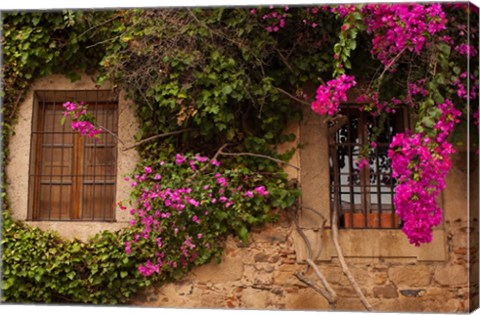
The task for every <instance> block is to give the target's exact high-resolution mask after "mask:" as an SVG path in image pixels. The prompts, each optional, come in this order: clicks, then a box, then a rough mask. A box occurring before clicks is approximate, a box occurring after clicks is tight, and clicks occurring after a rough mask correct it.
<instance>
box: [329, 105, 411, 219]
mask: <svg viewBox="0 0 480 315" xmlns="http://www.w3.org/2000/svg"><path fill="white" fill-rule="evenodd" d="M340 113H341V114H342V115H344V116H346V117H347V120H346V122H345V123H344V124H343V125H342V126H341V127H340V128H339V129H338V130H337V131H336V133H334V134H331V135H330V139H329V152H330V153H329V154H330V188H331V189H330V191H331V204H332V206H333V205H334V203H335V200H336V202H337V207H338V215H339V218H338V222H339V223H340V226H341V227H344V228H399V227H400V224H401V223H400V222H399V218H398V216H397V215H396V214H395V209H394V206H393V204H394V203H393V198H394V190H395V184H396V181H395V179H394V178H393V176H392V168H391V161H390V159H389V158H388V147H389V144H390V143H391V141H392V137H393V136H394V135H395V134H396V133H399V132H403V131H405V128H406V124H407V120H408V119H407V118H408V116H407V114H406V111H405V110H398V111H397V113H396V114H394V115H389V116H388V118H387V119H386V120H385V121H384V122H383V123H382V125H383V127H384V128H383V131H382V132H381V134H380V135H379V137H378V139H377V142H376V143H377V147H376V148H375V149H374V150H373V153H371V155H370V158H369V165H368V166H367V167H364V168H363V169H362V170H359V168H358V167H357V162H358V161H359V160H360V151H361V149H362V146H364V145H368V146H370V143H368V139H369V136H371V135H372V134H373V132H374V126H375V124H376V123H379V122H378V121H377V122H375V121H374V119H375V118H373V117H372V116H371V115H369V114H368V113H366V112H363V111H360V110H359V106H358V105H357V104H355V105H344V106H342V108H341V111H340ZM335 194H336V195H337V196H336V198H335Z"/></svg>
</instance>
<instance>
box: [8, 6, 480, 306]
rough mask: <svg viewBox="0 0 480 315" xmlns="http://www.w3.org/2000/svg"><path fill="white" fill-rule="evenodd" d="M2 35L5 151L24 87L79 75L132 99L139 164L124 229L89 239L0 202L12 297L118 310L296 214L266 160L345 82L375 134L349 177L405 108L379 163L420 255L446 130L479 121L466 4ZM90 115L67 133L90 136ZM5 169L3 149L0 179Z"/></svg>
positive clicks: (43, 27)
mask: <svg viewBox="0 0 480 315" xmlns="http://www.w3.org/2000/svg"><path fill="white" fill-rule="evenodd" d="M474 21H477V23H476V24H475V23H471V22H474ZM2 24H3V29H4V33H3V37H2V46H3V51H4V57H3V58H4V59H3V61H4V63H3V67H2V74H3V78H4V88H3V91H2V93H3V94H2V97H3V104H4V106H3V108H2V115H3V123H2V140H3V145H4V148H8V139H9V137H10V136H11V134H12V130H13V129H12V126H13V124H14V122H15V116H16V114H15V113H16V110H17V107H18V105H19V103H20V102H21V100H22V98H23V97H24V94H25V92H26V91H27V89H28V87H29V85H30V84H31V83H32V82H33V80H34V79H38V78H40V77H43V76H45V75H48V74H51V73H65V74H68V75H69V76H70V77H71V78H72V79H75V78H76V73H77V72H78V71H82V72H84V71H86V72H88V73H90V74H91V75H92V76H95V77H96V79H97V82H98V84H99V85H100V84H102V83H103V82H105V81H110V82H112V84H113V85H114V86H115V88H116V89H121V90H123V91H125V92H126V94H127V97H129V98H130V99H132V100H133V101H134V102H133V103H134V104H135V106H136V115H137V117H138V118H139V121H140V126H141V127H140V128H141V130H140V131H139V133H138V134H137V135H136V139H135V140H136V141H137V144H136V145H135V148H136V149H138V151H139V153H140V155H141V158H142V161H141V162H140V163H139V165H138V166H137V168H136V171H135V172H134V173H133V174H126V175H128V177H129V182H130V183H131V187H132V198H131V199H132V200H131V202H132V204H128V201H122V202H121V203H120V204H119V207H121V208H122V209H123V208H125V211H130V212H131V213H132V220H133V221H132V223H131V226H130V227H129V228H127V229H125V230H122V231H120V232H118V233H107V232H105V233H103V234H100V235H97V236H96V237H95V238H94V239H93V240H92V241H91V242H88V243H82V242H79V241H73V242H65V241H62V240H60V239H59V238H58V237H56V236H53V235H52V234H50V233H45V232H41V231H39V230H37V229H31V228H30V227H28V226H24V225H22V224H19V223H16V222H13V220H11V219H10V218H9V215H8V200H7V196H6V195H5V194H3V195H2V199H3V201H4V202H3V205H4V209H3V218H4V226H3V234H4V236H5V238H4V240H2V242H3V247H4V248H5V250H4V252H3V257H4V258H3V264H4V266H3V268H4V278H5V279H4V281H3V289H4V297H5V298H6V299H7V301H40V300H42V301H52V302H57V301H68V302H83V303H124V302H125V301H126V299H128V298H129V297H130V296H131V295H132V294H134V292H135V291H136V290H138V289H139V288H142V287H144V286H145V285H146V284H148V283H149V282H150V281H169V280H173V279H176V278H178V277H179V276H180V275H182V274H184V273H185V272H187V271H188V270H189V269H190V268H192V267H193V266H195V265H198V264H202V263H205V262H207V261H209V260H211V259H212V258H219V257H220V256H221V252H222V244H223V241H224V239H225V237H226V236H227V235H228V234H231V233H233V234H235V235H237V236H239V237H240V238H241V239H243V240H245V239H246V238H247V236H248V230H249V228H250V227H252V226H254V225H258V224H262V223H265V222H269V221H272V220H274V218H275V216H274V215H273V214H272V213H271V210H272V209H274V208H277V209H285V208H288V207H289V206H291V205H292V204H293V203H294V202H295V200H296V197H297V196H298V191H297V189H296V187H294V185H290V184H289V183H288V181H287V178H286V176H285V173H284V172H283V170H282V167H291V166H288V165H287V164H286V162H285V161H288V159H289V157H291V155H292V154H293V151H288V152H286V153H284V154H279V153H278V150H277V148H278V146H279V145H281V144H282V143H285V142H287V141H291V140H293V139H294V138H295V136H294V135H290V134H286V133H285V129H286V126H288V125H289V123H291V122H292V121H295V120H298V119H300V117H301V110H300V106H305V104H309V105H311V107H312V109H313V110H314V111H316V112H318V113H319V114H322V115H330V116H335V115H336V114H337V113H338V108H339V105H340V103H341V102H344V101H346V100H348V93H350V91H351V90H352V88H353V87H354V86H355V89H356V90H357V91H358V92H359V93H358V94H359V95H360V98H359V99H358V102H359V103H361V104H362V107H361V109H362V110H363V111H366V112H368V113H370V114H371V115H372V116H373V117H374V121H375V122H376V124H377V126H376V129H375V130H376V132H375V133H374V135H373V136H372V138H371V139H370V143H372V146H371V148H366V150H363V151H362V152H363V160H362V161H361V163H359V165H358V167H369V153H370V151H371V150H372V148H374V147H375V141H376V138H375V134H380V132H381V129H382V121H384V120H385V117H386V116H387V115H388V114H390V113H393V112H395V111H396V110H398V109H399V108H400V107H401V106H403V107H407V108H408V109H409V111H410V112H411V114H412V116H413V117H414V119H415V122H416V123H415V128H414V130H409V131H407V132H406V133H405V134H399V135H397V136H396V137H395V140H394V141H393V143H392V144H391V146H390V151H389V154H390V158H391V159H392V166H393V171H394V174H395V176H396V178H397V181H398V186H397V191H396V197H395V203H396V207H397V212H398V214H399V215H400V216H401V218H402V220H403V221H404V231H405V233H406V234H407V236H408V237H409V238H410V241H411V242H412V243H413V244H416V245H419V244H420V243H424V242H428V241H429V240H430V239H431V237H430V235H431V234H430V233H431V228H432V227H433V226H434V225H436V224H438V222H440V220H441V216H440V215H441V210H440V209H439V208H438V207H437V206H436V204H435V198H436V196H438V194H439V192H440V191H441V190H442V189H443V188H444V178H445V176H446V174H447V172H448V169H449V167H450V164H451V162H450V155H451V154H452V153H453V152H454V144H457V143H458V142H459V140H460V138H459V135H460V133H457V134H456V133H455V130H459V129H461V128H462V127H464V126H465V125H466V124H467V122H475V121H476V124H477V125H478V108H477V109H475V110H472V108H471V107H469V106H468V105H469V104H473V103H475V104H478V71H476V70H475V71H472V72H468V63H469V62H472V63H474V64H478V45H477V46H475V45H474V44H473V43H478V29H477V28H476V26H475V25H478V11H475V7H473V6H470V5H468V4H458V5H457V4H453V5H449V4H441V5H439V4H373V5H338V6H332V5H329V6H324V5H322V6H312V7H308V8H302V7H287V6H283V7H273V6H272V7H259V8H249V9H247V8H238V9H234V8H214V9H197V8H195V9H194V8H190V9H182V10H179V9H156V10H140V9H139V10H116V11H113V10H112V11H83V12H80V11H63V12H48V13H42V12H34V13H8V14H6V15H5V16H3V20H2ZM458 35H460V36H458ZM72 65H73V66H72ZM77 105H78V104H76V106H75V108H73V107H72V106H71V104H70V105H69V107H68V106H66V110H67V115H69V113H68V111H70V112H71V113H72V115H74V116H75V115H76V113H74V111H75V110H76V109H77ZM67 107H68V108H67ZM78 108H79V107H78ZM86 114H87V113H82V112H81V111H80V112H79V115H78V117H74V118H78V119H77V120H78V121H77V124H76V125H75V126H76V129H77V130H81V131H82V132H84V133H86V134H89V133H90V134H92V132H93V134H95V133H98V132H97V131H95V130H97V129H95V126H94V119H93V118H92V117H87V116H86ZM475 119H476V120H475ZM455 127H457V128H455ZM92 128H93V129H92ZM178 131H181V132H178ZM93 134H92V136H93ZM159 135H160V136H161V137H160V136H159ZM97 136H101V134H99V135H97ZM477 140H478V139H477ZM8 158H9V156H8V150H4V152H2V166H3V169H4V167H5V165H6V163H8ZM425 158H428V161H429V162H428V163H419V161H420V160H422V159H425ZM212 161H213V165H212ZM3 188H5V186H4V187H3ZM214 200H215V201H214ZM135 204H136V205H137V206H136V205H135ZM207 244H208V245H207ZM32 248H35V249H36V251H35V255H36V256H35V255H34V256H33V257H36V258H34V259H31V257H32V256H31V250H32ZM58 253H62V254H58ZM37 254H38V255H37ZM29 255H30V256H29ZM42 255H49V256H51V257H52V258H51V260H49V261H43V262H42V261H40V258H38V257H43V256H42ZM62 255H63V256H62ZM29 257H30V258H29ZM58 257H63V258H62V259H63V260H62V261H61V260H58V259H57V258H58ZM37 258H38V259H37ZM29 259H31V262H32V264H33V265H30V264H23V263H20V262H22V261H29ZM34 266H37V267H35V268H37V269H38V268H40V269H41V271H40V269H39V270H37V271H38V272H33V271H28V268H30V269H32V268H34ZM32 270H33V269H32ZM100 270H102V271H101V272H100ZM144 276H150V277H151V279H150V278H149V279H145V278H144ZM72 278H73V280H74V281H73V280H72ZM66 279H68V280H72V281H68V280H66ZM95 279H100V280H95ZM127 280H128V281H129V284H128V289H125V288H123V287H124V286H123V285H122V286H121V287H122V289H121V290H119V291H118V292H117V291H116V290H115V289H114V290H112V288H118V287H117V286H118V283H119V282H118V281H127ZM62 281H63V282H62ZM97 281H100V282H98V283H97ZM47 283H52V284H51V285H49V286H45V284H47ZM122 283H124V282H122Z"/></svg>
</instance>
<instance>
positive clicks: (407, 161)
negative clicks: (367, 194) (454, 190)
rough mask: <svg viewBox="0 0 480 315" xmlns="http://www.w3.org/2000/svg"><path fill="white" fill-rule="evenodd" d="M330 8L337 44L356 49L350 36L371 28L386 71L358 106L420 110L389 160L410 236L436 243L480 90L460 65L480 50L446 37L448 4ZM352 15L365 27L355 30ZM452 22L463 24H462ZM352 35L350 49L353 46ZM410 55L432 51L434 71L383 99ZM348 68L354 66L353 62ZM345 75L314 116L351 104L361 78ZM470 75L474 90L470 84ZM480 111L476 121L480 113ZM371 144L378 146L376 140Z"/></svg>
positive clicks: (320, 95) (364, 162)
mask: <svg viewBox="0 0 480 315" xmlns="http://www.w3.org/2000/svg"><path fill="white" fill-rule="evenodd" d="M323 9H324V10H328V9H330V11H331V12H332V13H335V14H337V16H338V18H339V19H343V24H342V26H341V33H340V34H341V36H340V40H341V42H340V46H337V47H341V48H344V47H355V46H356V45H355V44H352V43H355V37H356V32H357V31H355V33H354V34H353V35H354V36H350V37H349V36H347V35H346V34H345V32H346V31H347V30H349V29H355V28H356V29H357V30H362V29H365V31H366V33H367V34H369V35H370V36H371V50H370V52H371V54H372V56H373V57H374V58H375V59H377V60H378V61H380V62H381V64H382V65H383V70H382V72H381V74H380V75H379V76H378V77H376V78H373V80H372V82H373V84H372V85H373V86H377V87H378V88H376V89H371V88H370V87H369V88H367V89H366V90H365V91H364V94H363V95H361V96H360V97H359V98H358V99H357V102H358V103H364V102H365V101H366V100H369V101H370V102H368V104H367V106H362V107H361V108H360V109H361V110H364V111H367V112H369V113H371V114H372V115H373V116H379V115H381V114H382V113H383V114H385V113H386V114H388V113H391V112H395V109H396V108H398V107H399V106H402V105H403V106H408V107H410V108H411V109H413V110H415V111H416V112H417V113H418V117H417V126H416V129H415V130H414V131H410V130H407V131H406V132H405V133H400V134H397V135H396V136H395V137H394V138H393V141H392V143H391V144H390V149H389V152H388V155H389V158H390V159H391V160H392V164H391V165H392V170H393V176H394V178H396V179H397V186H396V188H395V198H394V204H395V208H396V213H397V214H398V215H399V216H400V218H401V219H402V221H403V231H404V232H405V234H406V235H407V236H408V238H409V240H410V242H411V243H412V244H415V245H416V246H419V245H420V244H421V243H428V242H430V241H431V240H432V228H433V227H434V226H437V225H439V224H440V223H441V221H442V211H441V209H440V208H439V207H438V205H437V203H436V199H437V197H438V196H439V193H440V192H441V191H442V190H443V189H444V188H445V177H446V176H447V173H448V171H449V169H450V167H451V160H450V156H451V154H453V153H454V152H455V150H454V148H453V145H452V144H451V143H449V142H448V139H449V137H450V136H451V135H452V133H453V131H454V127H455V125H456V124H457V123H459V122H460V119H459V117H460V116H461V114H462V112H461V111H460V110H459V109H457V108H460V109H462V110H464V112H465V110H466V111H468V105H469V103H466V102H464V101H463V100H467V101H471V100H474V99H475V98H476V93H477V91H478V72H477V73H476V76H475V75H473V74H470V76H468V74H467V72H463V73H461V74H460V73H459V71H460V70H459V69H460V67H461V66H462V65H466V64H467V63H468V59H466V60H465V59H462V57H465V56H466V57H467V58H469V57H473V56H475V55H476V54H477V50H476V49H475V48H474V47H473V46H472V45H469V44H467V43H464V42H462V41H464V39H463V38H462V39H461V40H460V42H455V41H454V40H453V39H452V38H451V37H450V36H448V35H447V34H446V33H445V32H444V31H445V30H446V29H447V23H448V19H447V17H446V13H445V12H444V10H443V8H442V6H441V5H440V4H428V5H426V4H367V5H358V6H354V5H345V6H342V5H340V6H335V7H332V8H327V7H323ZM352 18H354V19H355V20H356V21H357V22H360V23H359V24H362V23H363V24H364V26H363V25H356V26H354V25H351V24H350V23H349V21H351V20H352ZM450 22H453V23H455V19H454V18H452V19H451V21H450ZM474 31H477V32H478V30H475V29H474ZM348 38H349V39H350V44H349V45H350V46H349V45H347V44H346V43H347V41H348ZM468 40H469V39H467V41H468ZM477 40H478V38H477ZM342 51H343V52H344V51H345V49H339V50H338V51H335V55H334V59H335V60H339V59H340V60H343V62H344V63H345V62H346V61H349V54H343V55H341V56H339V54H341V52H342ZM454 52H456V53H457V56H453V58H452V56H450V55H451V54H452V55H453V54H454ZM407 54H409V55H410V58H412V57H413V58H419V59H420V58H424V57H425V55H426V54H430V55H431V56H433V58H431V60H429V62H427V64H428V66H429V69H428V70H427V71H426V73H425V76H424V77H422V78H421V79H419V80H417V81H416V82H411V81H408V79H407V81H406V83H407V84H406V89H405V90H406V91H407V93H406V94H405V95H404V96H402V97H400V98H398V96H395V97H391V98H390V99H389V100H388V99H387V100H384V101H382V102H381V101H379V90H380V86H381V84H382V83H383V82H382V80H383V79H384V75H386V74H388V73H393V74H394V73H396V72H397V71H398V69H397V68H400V67H401V66H402V63H401V61H402V59H401V58H402V57H403V56H402V55H407ZM455 57H456V58H457V59H454V58H455ZM445 61H446V62H445ZM348 65H349V68H350V67H351V66H350V62H348ZM381 68H382V67H380V69H381ZM409 71H411V72H412V69H411V68H410V69H409ZM344 72H345V70H344V68H343V64H342V63H337V65H336V69H335V71H334V74H335V73H341V75H340V76H338V77H337V78H334V79H332V80H330V81H328V82H327V83H326V84H324V85H320V86H319V87H318V89H317V95H316V98H315V100H314V101H313V102H312V105H311V107H312V110H313V111H315V112H316V113H318V114H320V115H330V116H334V115H336V114H337V113H338V111H339V105H340V102H342V101H343V102H345V101H346V100H347V96H346V93H347V90H349V89H350V88H351V87H353V86H354V85H355V84H356V82H355V78H354V76H347V75H346V74H344ZM467 77H468V79H469V80H468V85H469V86H470V87H471V88H470V89H471V90H470V91H468V90H467V89H466V87H465V86H466V85H467V84H466V83H465V79H466V78H467ZM462 80H463V82H462ZM447 86H449V87H450V90H449V89H448V88H447ZM452 88H453V89H452ZM455 95H456V96H458V98H457V99H455V101H456V105H455V104H454V103H453V101H452V99H453V98H454V97H455ZM477 113H478V108H477ZM477 113H475V114H474V117H476V116H475V115H477V116H478V114H477ZM373 138H374V137H373ZM371 143H372V144H374V143H375V139H372V142H371ZM357 166H358V168H360V169H361V168H364V167H367V166H368V159H367V158H366V157H365V156H364V157H362V158H361V159H360V162H359V163H358V165H357Z"/></svg>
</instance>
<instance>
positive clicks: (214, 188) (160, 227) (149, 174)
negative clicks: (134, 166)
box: [119, 154, 269, 277]
mask: <svg viewBox="0 0 480 315" xmlns="http://www.w3.org/2000/svg"><path fill="white" fill-rule="evenodd" d="M219 165H220V163H219V162H218V161H216V160H214V159H209V158H207V157H203V156H200V155H195V156H184V155H181V154H177V155H176V157H175V161H174V162H173V163H165V162H163V161H160V162H158V163H154V164H152V165H149V166H145V167H144V168H143V171H142V172H140V173H139V174H135V175H134V176H133V178H130V177H126V178H125V180H126V181H131V182H132V183H134V185H132V187H136V188H135V189H136V190H137V192H138V195H139V196H138V198H137V200H136V203H137V204H138V206H137V207H136V208H133V209H131V210H130V214H131V215H132V216H134V219H133V220H131V225H135V226H137V227H140V228H141V232H140V233H137V234H135V235H134V238H133V240H132V241H131V242H130V241H128V242H126V244H125V251H126V252H127V254H131V253H132V249H134V246H135V244H137V243H138V242H139V241H140V240H151V241H154V243H155V244H156V247H157V248H156V251H155V260H148V261H147V262H146V263H145V264H143V265H141V266H139V267H138V271H139V272H140V274H142V275H143V276H145V277H147V276H151V275H153V274H154V273H156V274H159V273H161V272H162V268H164V267H166V266H169V267H170V268H171V267H173V268H177V267H186V266H187V265H188V264H189V263H195V261H196V259H197V258H198V257H199V255H200V252H199V251H202V250H205V249H209V248H210V247H211V246H212V243H211V242H212V241H213V240H212V238H211V236H208V237H206V233H204V231H206V230H208V229H209V224H210V223H209V222H211V220H212V219H210V216H211V215H214V216H215V215H216V212H218V211H227V209H233V208H235V206H237V207H240V206H241V203H242V202H243V201H244V200H248V199H251V198H265V197H266V196H268V195H269V191H268V190H267V189H266V188H265V187H264V186H253V187H252V186H250V184H249V181H248V179H247V178H245V179H244V180H243V181H242V182H243V183H245V186H237V184H234V183H238V181H236V180H238V179H234V178H230V176H229V175H226V174H221V173H219V172H217V173H215V172H213V174H212V173H208V174H209V175H208V176H207V177H209V180H208V183H206V180H205V179H200V180H199V181H200V182H201V183H203V184H201V185H198V184H195V182H189V181H181V183H182V184H181V186H179V187H175V186H176V184H175V183H174V182H172V177H170V178H168V177H169V176H174V177H176V176H177V175H171V174H170V175H168V174H164V176H161V175H160V173H162V170H163V172H164V173H165V172H166V173H168V172H172V169H177V168H178V167H183V168H185V171H187V172H188V174H189V176H191V175H194V174H198V172H200V169H202V168H203V167H204V166H211V167H214V168H216V167H218V166H219ZM174 173H175V171H174ZM198 175H199V174H198ZM201 176H204V175H201ZM178 183H180V182H178ZM234 185H235V186H234ZM248 187H250V188H248ZM119 205H120V208H121V209H123V210H126V207H124V206H123V205H122V204H121V203H119ZM215 210H216V211H215ZM232 211H239V210H238V209H236V210H235V209H233V210H232ZM166 231H173V232H174V234H175V235H176V237H177V239H175V240H173V239H172V238H171V236H165V235H166V234H165V232H166ZM166 238H168V239H169V242H170V243H169V244H166V243H167V242H164V241H163V239H166ZM173 243H175V244H177V245H175V246H177V247H176V248H174V249H172V247H171V245H170V244H173ZM172 250H173V252H172ZM172 253H173V254H172ZM177 262H178V264H177Z"/></svg>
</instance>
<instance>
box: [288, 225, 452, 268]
mask: <svg viewBox="0 0 480 315" xmlns="http://www.w3.org/2000/svg"><path fill="white" fill-rule="evenodd" d="M304 233H305V235H306V236H307V237H308V240H309V242H310V244H311V246H312V249H313V250H314V253H313V256H315V255H316V252H315V249H318V248H320V245H321V248H322V252H321V255H320V257H319V258H318V260H319V261H330V260H332V259H333V258H336V257H337V252H336V250H335V246H334V244H333V241H332V240H331V230H330V229H325V231H324V232H323V241H322V244H320V234H319V231H318V230H314V229H306V230H304ZM292 237H293V243H294V247H295V252H296V256H297V262H303V261H304V260H305V259H306V258H308V252H307V247H306V245H305V242H304V241H303V239H302V237H301V236H300V234H299V233H298V232H296V231H294V232H293V233H292ZM339 242H340V246H341V248H342V250H343V255H344V256H345V258H374V259H385V260H389V259H398V258H401V259H405V258H406V259H412V260H416V261H446V260H447V248H446V245H445V244H446V233H445V231H444V230H442V229H436V230H434V231H433V240H432V242H431V243H429V244H423V245H421V246H420V247H415V246H414V245H412V244H410V243H409V242H408V239H407V237H406V236H405V234H404V233H403V232H402V231H401V230H396V229H395V230H394V229H383V230H381V229H357V230H355V229H343V230H339Z"/></svg>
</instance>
